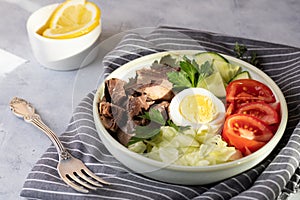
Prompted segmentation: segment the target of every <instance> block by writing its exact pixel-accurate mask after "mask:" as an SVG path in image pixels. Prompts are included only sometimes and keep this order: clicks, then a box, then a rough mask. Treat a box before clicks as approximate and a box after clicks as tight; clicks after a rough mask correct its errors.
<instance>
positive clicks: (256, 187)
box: [21, 27, 300, 200]
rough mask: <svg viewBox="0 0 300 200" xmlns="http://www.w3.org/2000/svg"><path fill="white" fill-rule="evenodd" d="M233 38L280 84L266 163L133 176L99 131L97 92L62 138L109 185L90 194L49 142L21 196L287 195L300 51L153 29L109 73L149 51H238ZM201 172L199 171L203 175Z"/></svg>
mask: <svg viewBox="0 0 300 200" xmlns="http://www.w3.org/2000/svg"><path fill="white" fill-rule="evenodd" d="M236 42H239V43H240V44H244V45H246V46H247V47H248V50H249V52H250V53H251V52H252V51H255V52H256V53H257V54H258V59H259V62H260V63H261V66H260V68H261V69H262V70H263V71H264V72H265V73H266V74H268V75H269V76H270V77H271V78H272V79H273V80H274V81H275V82H276V83H277V85H278V86H279V87H280V88H281V90H282V92H283V94H284V96H285V98H286V101H287V104H288V110H289V119H288V125H287V129H286V131H285V133H284V137H283V138H282V140H281V141H280V143H279V145H278V146H277V147H276V149H274V151H273V152H272V154H271V155H270V156H269V157H268V158H267V159H266V160H264V161H263V162H262V163H260V164H259V165H257V166H256V167H254V168H253V169H250V170H248V171H246V172H244V173H241V174H239V175H237V176H235V177H232V178H229V179H227V180H225V181H222V182H219V183H215V184H211V185H202V186H183V185H175V184H168V183H163V182H159V181H156V180H152V179H149V178H145V177H143V176H141V175H139V174H135V173H134V172H132V171H130V170H129V169H127V168H126V167H124V166H123V165H122V164H121V163H119V162H118V161H117V160H116V159H115V158H114V157H113V156H112V155H111V154H110V153H109V152H108V151H107V150H106V148H105V147H104V145H103V144H102V142H101V140H100V139H99V137H98V134H97V131H96V129H95V126H94V122H93V116H92V102H93V96H94V93H93V92H91V93H90V94H88V95H87V96H86V97H85V98H84V99H83V100H82V101H81V103H80V104H79V105H78V106H77V108H76V109H75V111H74V114H73V117H72V119H71V121H70V123H69V125H68V127H67V129H66V131H65V132H64V133H63V134H62V135H61V137H60V139H61V140H62V141H63V144H64V145H65V146H66V147H67V149H68V150H69V151H70V152H71V153H72V154H73V155H74V156H76V157H77V158H80V159H81V160H83V161H84V162H85V163H86V165H87V166H88V167H89V168H90V169H91V170H92V171H94V172H95V173H96V174H97V175H98V176H100V177H103V178H104V179H105V180H107V181H109V182H111V183H112V185H111V186H107V187H103V188H101V189H99V190H97V191H95V192H91V193H89V194H81V193H77V192H75V191H74V190H72V189H71V188H69V187H67V186H66V185H65V184H64V183H63V182H62V180H61V179H60V178H59V175H58V173H57V171H56V165H57V163H58V156H57V152H56V150H55V148H54V146H50V147H49V148H48V150H47V151H46V152H45V154H44V155H43V156H42V157H41V159H40V160H39V161H38V162H37V163H36V165H35V166H34V167H33V169H32V171H31V172H30V173H29V175H28V177H27V180H26V182H25V183H24V187H23V189H22V191H21V196H23V197H27V198H30V199H56V200H59V199H72V200H75V199H159V200H160V199H169V200H171V199H180V200H181V199H194V200H196V199H210V200H218V199H220V200H226V199H258V200H262V199H267V200H268V199H270V200H271V199H277V198H279V199H285V198H286V197H287V196H288V194H289V193H291V192H294V191H295V190H296V189H297V188H298V186H299V180H300V170H299V161H300V123H299V121H300V49H299V48H294V47H289V46H285V45H278V44H272V43H267V42H261V41H255V40H249V39H244V38H237V37H231V36H226V35H221V34H216V33H209V32H203V31H199V30H190V29H183V28H175V27H159V28H157V29H155V31H153V32H152V33H150V34H147V35H139V34H135V33H132V34H130V33H129V34H128V35H127V36H125V37H124V38H123V40H122V41H121V42H120V44H119V45H118V46H117V47H116V48H115V49H114V50H113V51H112V52H110V53H109V54H108V55H107V56H106V57H105V59H104V61H103V63H104V66H105V72H106V75H108V74H109V73H111V72H112V71H113V70H115V69H117V68H118V67H120V66H122V65H123V64H125V63H127V62H129V61H131V60H133V59H135V58H139V57H141V56H144V55H148V54H151V53H155V52H159V51H165V50H180V49H182V50H186V49H198V50H207V51H216V52H220V53H224V54H227V55H234V52H233V47H234V45H235V43H236ZM199 178H201V177H199Z"/></svg>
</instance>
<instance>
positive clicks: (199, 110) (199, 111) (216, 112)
mask: <svg viewBox="0 0 300 200" xmlns="http://www.w3.org/2000/svg"><path fill="white" fill-rule="evenodd" d="M169 116H170V118H171V120H172V121H173V122H174V123H175V124H176V125H178V126H191V127H193V128H194V129H200V128H204V127H209V129H210V130H211V131H212V132H216V133H217V132H219V131H220V130H221V127H222V125H223V123H224V121H225V106H224V104H223V102H222V101H221V100H220V99H218V98H217V97H216V96H215V95H214V94H213V93H211V92H210V91H208V90H206V89H203V88H188V89H185V90H183V91H181V92H179V93H178V94H176V95H175V96H174V97H173V99H172V101H171V103H170V106H169Z"/></svg>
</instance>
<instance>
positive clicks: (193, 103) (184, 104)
mask: <svg viewBox="0 0 300 200" xmlns="http://www.w3.org/2000/svg"><path fill="white" fill-rule="evenodd" d="M179 112H180V114H181V115H182V116H183V117H184V118H185V119H186V120H188V121H190V122H193V123H206V122H210V121H212V120H213V118H214V115H215V113H216V107H215V105H214V103H213V101H212V100H211V98H209V97H207V96H204V95H199V94H196V95H190V96H186V97H184V98H183V99H182V101H181V102H180V105H179Z"/></svg>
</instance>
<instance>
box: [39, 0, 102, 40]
mask: <svg viewBox="0 0 300 200" xmlns="http://www.w3.org/2000/svg"><path fill="white" fill-rule="evenodd" d="M100 17H101V11H100V9H99V7H98V6H97V5H96V4H94V3H92V2H88V1H85V0H67V1H65V2H64V3H62V4H60V5H59V6H58V7H57V8H56V9H55V10H54V12H53V13H52V15H51V17H50V18H49V20H48V22H47V25H48V28H46V29H45V30H44V31H43V33H42V35H43V36H44V37H47V38H53V39H68V38H74V37H79V36H81V35H84V34H87V33H89V32H90V31H92V30H93V29H94V28H96V27H97V26H98V25H99V24H100Z"/></svg>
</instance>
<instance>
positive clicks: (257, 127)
mask: <svg viewBox="0 0 300 200" xmlns="http://www.w3.org/2000/svg"><path fill="white" fill-rule="evenodd" d="M222 137H223V138H224V140H225V141H226V142H227V143H228V144H229V145H232V146H234V147H235V148H236V149H238V150H240V151H241V152H242V153H243V154H244V155H248V154H249V153H252V152H255V151H257V150H258V149H259V148H261V147H262V146H264V145H265V144H266V143H267V142H268V141H269V140H270V139H271V138H272V137H273V133H272V131H271V130H270V129H269V127H268V125H266V124H265V123H264V122H263V121H261V120H260V119H258V118H256V117H253V116H250V115H244V114H233V115H230V116H229V117H228V118H227V119H226V121H225V123H224V127H223V132H222Z"/></svg>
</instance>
